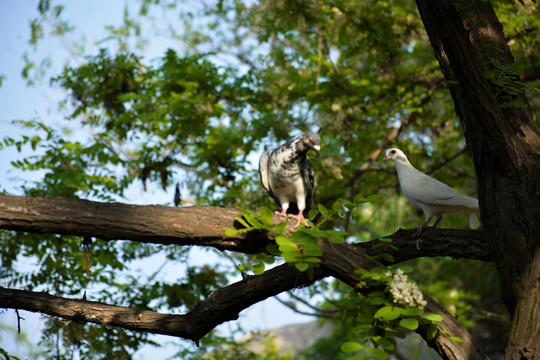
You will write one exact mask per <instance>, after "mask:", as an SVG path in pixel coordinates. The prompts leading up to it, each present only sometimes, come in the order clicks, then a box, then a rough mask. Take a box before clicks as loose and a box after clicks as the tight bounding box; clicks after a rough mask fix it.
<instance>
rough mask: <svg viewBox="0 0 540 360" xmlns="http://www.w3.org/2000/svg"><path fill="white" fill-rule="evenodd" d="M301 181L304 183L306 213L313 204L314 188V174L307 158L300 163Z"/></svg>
mask: <svg viewBox="0 0 540 360" xmlns="http://www.w3.org/2000/svg"><path fill="white" fill-rule="evenodd" d="M302 181H303V183H304V188H305V191H306V209H305V211H306V213H307V212H308V211H309V209H311V205H312V202H313V188H314V187H315V174H314V173H313V168H312V167H311V161H309V158H307V157H306V158H305V160H304V161H303V163H302Z"/></svg>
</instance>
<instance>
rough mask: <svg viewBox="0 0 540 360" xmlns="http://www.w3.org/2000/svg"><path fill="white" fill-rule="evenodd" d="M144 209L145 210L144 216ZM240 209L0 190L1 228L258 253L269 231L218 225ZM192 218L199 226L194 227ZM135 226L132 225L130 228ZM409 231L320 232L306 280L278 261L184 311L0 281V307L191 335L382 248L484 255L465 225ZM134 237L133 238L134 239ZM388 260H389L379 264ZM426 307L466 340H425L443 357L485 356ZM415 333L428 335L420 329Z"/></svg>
mask: <svg viewBox="0 0 540 360" xmlns="http://www.w3.org/2000/svg"><path fill="white" fill-rule="evenodd" d="M145 214H146V215H145ZM239 216H241V213H240V212H239V211H237V210H233V209H222V208H217V207H191V208H182V209H178V208H168V207H163V206H134V205H124V204H107V203H98V202H91V201H85V200H67V199H36V198H23V197H15V196H5V195H0V228H4V229H9V230H15V231H30V232H39V233H57V234H69V235H79V236H95V237H99V238H107V239H109V240H113V239H129V240H135V241H141V242H153V243H162V244H178V245H199V246H213V247H216V248H220V249H225V248H226V249H230V250H234V251H241V252H264V251H267V250H266V245H267V244H268V243H271V242H272V240H273V238H272V234H267V233H258V234H249V233H248V234H247V235H246V234H239V235H235V236H234V237H230V238H229V237H226V236H225V234H224V233H223V230H222V229H223V228H224V227H234V226H235V219H236V217H239ZM194 223H199V224H205V226H193V224H194ZM293 223H294V221H291V225H292V224H293ZM134 229H136V230H134ZM413 232H414V230H399V231H397V232H396V233H394V234H392V235H390V236H388V237H389V238H391V239H392V245H393V246H395V247H396V248H397V249H398V250H396V249H393V248H386V249H381V248H380V247H373V244H374V242H376V240H374V241H373V242H368V243H361V244H355V245H349V244H332V243H329V242H328V241H326V240H324V239H321V240H320V242H319V246H320V247H321V250H322V251H323V256H322V258H321V261H322V262H321V267H320V268H318V269H316V271H315V276H314V278H312V279H309V278H308V277H307V276H306V274H305V273H300V272H298V271H297V270H296V268H295V267H292V266H288V265H286V264H285V265H282V266H279V267H276V268H274V269H271V270H268V271H266V272H265V273H263V274H262V275H259V276H249V277H247V278H245V279H243V280H242V281H240V282H238V283H235V284H231V285H229V286H227V287H224V288H222V289H220V290H217V291H215V292H213V293H212V294H211V295H210V296H209V297H208V298H207V299H205V300H204V301H202V302H200V303H199V304H197V305H196V306H195V308H194V309H192V310H191V311H190V312H188V313H187V314H185V315H167V314H160V313H156V312H152V311H141V310H137V309H130V308H125V307H117V306H111V305H107V304H101V303H96V302H91V301H85V300H73V299H65V298H60V297H56V296H51V295H49V294H44V293H35V292H28V291H21V290H13V289H3V288H0V307H7V308H18V309H25V310H29V311H38V312H43V313H47V314H50V315H54V316H60V317H64V318H67V319H71V320H74V321H88V322H95V323H99V324H104V325H108V326H119V327H123V328H126V329H132V330H137V331H147V332H153V333H160V334H167V335H173V336H179V337H183V338H187V339H191V340H193V341H195V342H198V340H199V339H200V338H201V337H202V336H204V335H205V334H207V333H208V331H210V330H211V329H213V328H214V327H215V326H217V325H219V324H221V323H223V322H225V321H229V320H234V319H237V318H238V313H239V312H240V311H241V310H243V309H245V308H247V307H249V306H250V305H252V304H254V303H256V302H258V301H261V300H264V299H266V298H268V297H270V296H273V295H277V294H279V293H280V292H282V291H286V290H290V289H293V288H297V287H302V286H307V285H310V284H312V283H313V282H314V281H316V280H317V279H320V278H322V277H326V276H334V277H336V278H338V279H340V280H342V281H344V282H345V283H347V284H348V285H350V286H352V287H355V286H356V284H357V283H358V282H359V281H360V280H361V279H360V277H359V276H358V275H357V274H355V273H354V270H355V269H357V268H360V267H363V268H368V269H369V268H371V267H373V266H375V265H378V264H380V263H378V262H376V261H374V260H372V259H371V258H370V257H373V256H376V255H377V254H379V253H380V252H381V251H384V252H386V253H389V254H391V255H393V256H394V257H395V262H401V261H405V260H408V259H412V258H416V257H420V256H453V257H456V258H458V257H463V258H469V259H477V260H484V261H489V260H490V254H489V252H488V251H487V247H486V244H485V241H484V239H483V232H481V231H467V230H450V229H446V230H441V229H434V230H430V231H426V232H425V234H423V236H422V242H421V243H420V244H418V243H417V242H416V241H412V240H411V236H412V234H413ZM132 238H133V239H132ZM385 265H389V263H385ZM426 298H427V300H428V305H427V307H426V310H427V311H429V312H433V313H437V314H440V315H441V316H443V318H444V320H443V321H442V322H441V323H440V327H441V329H442V330H443V331H444V332H446V333H448V334H451V335H452V336H458V337H460V338H462V339H463V340H464V343H463V344H459V343H456V342H453V341H451V340H449V339H448V338H446V337H444V336H437V337H435V338H434V339H432V340H429V341H428V344H429V345H430V346H432V347H433V348H435V349H436V350H437V351H438V352H439V354H441V356H442V357H443V359H454V360H459V359H467V358H475V359H476V358H479V359H487V357H486V355H485V354H484V353H483V352H482V351H481V350H480V349H479V348H478V346H476V344H475V343H474V342H473V340H472V338H471V335H470V334H469V333H468V332H467V330H466V329H465V328H464V327H463V326H462V325H461V324H460V323H459V322H458V321H457V319H455V318H454V317H453V316H452V315H450V314H448V313H447V312H446V311H445V310H444V309H443V308H442V307H441V306H440V305H439V304H438V303H437V302H435V301H434V300H432V299H430V298H429V297H427V296H426ZM418 333H419V334H421V335H422V336H424V337H426V329H425V328H423V327H421V328H419V329H418Z"/></svg>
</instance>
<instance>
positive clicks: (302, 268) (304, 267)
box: [294, 263, 309, 271]
mask: <svg viewBox="0 0 540 360" xmlns="http://www.w3.org/2000/svg"><path fill="white" fill-rule="evenodd" d="M294 266H296V268H297V269H298V270H300V271H306V270H307V269H308V268H309V264H306V263H298V264H294Z"/></svg>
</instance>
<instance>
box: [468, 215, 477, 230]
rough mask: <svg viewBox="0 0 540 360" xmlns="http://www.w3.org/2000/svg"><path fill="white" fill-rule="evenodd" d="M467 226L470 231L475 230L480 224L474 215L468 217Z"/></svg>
mask: <svg viewBox="0 0 540 360" xmlns="http://www.w3.org/2000/svg"><path fill="white" fill-rule="evenodd" d="M469 226H470V227H471V229H477V228H478V227H479V226H480V222H479V221H478V217H477V216H476V214H471V216H470V217H469Z"/></svg>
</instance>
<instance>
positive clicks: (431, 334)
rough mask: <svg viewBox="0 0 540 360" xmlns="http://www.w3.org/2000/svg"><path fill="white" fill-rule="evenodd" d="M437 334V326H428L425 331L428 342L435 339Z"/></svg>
mask: <svg viewBox="0 0 540 360" xmlns="http://www.w3.org/2000/svg"><path fill="white" fill-rule="evenodd" d="M438 332H439V328H438V327H437V325H433V324H431V325H429V326H428V328H427V330H426V337H427V339H428V340H433V339H434V338H435V336H437V333H438Z"/></svg>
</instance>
